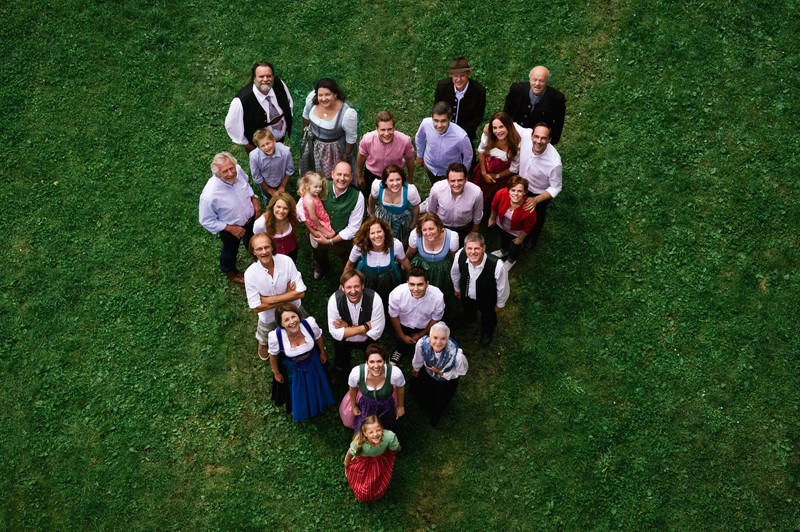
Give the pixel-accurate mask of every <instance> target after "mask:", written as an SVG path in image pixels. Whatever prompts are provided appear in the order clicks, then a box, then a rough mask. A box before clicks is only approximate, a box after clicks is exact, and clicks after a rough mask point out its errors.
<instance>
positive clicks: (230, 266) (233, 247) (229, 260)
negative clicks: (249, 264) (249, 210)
mask: <svg viewBox="0 0 800 532" xmlns="http://www.w3.org/2000/svg"><path fill="white" fill-rule="evenodd" d="M255 221H256V217H255V215H253V217H252V218H250V219H249V220H247V222H246V223H245V224H244V226H243V227H244V236H243V237H242V238H241V239H239V238H236V237H235V236H233V235H232V234H230V233H229V232H227V231H224V230H223V231H220V232H219V238H220V239H221V240H222V250H220V252H219V269H220V271H222V272H232V271H234V270H236V256H237V255H238V253H239V243H240V242H241V243H242V244H244V249H245V251H247V252H248V253H250V251H249V247H250V239H251V238H252V237H253V223H254V222H255Z"/></svg>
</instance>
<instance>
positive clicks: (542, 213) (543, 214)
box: [524, 192, 552, 249]
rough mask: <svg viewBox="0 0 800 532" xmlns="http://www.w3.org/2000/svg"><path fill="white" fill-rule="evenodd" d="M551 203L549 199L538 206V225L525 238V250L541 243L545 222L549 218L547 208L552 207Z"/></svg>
mask: <svg viewBox="0 0 800 532" xmlns="http://www.w3.org/2000/svg"><path fill="white" fill-rule="evenodd" d="M537 195H538V194H534V193H533V192H528V193H526V196H528V197H533V196H537ZM551 201H552V200H551V199H549V200H545V201H542V202H541V203H537V204H536V209H535V210H536V225H534V226H533V229H532V230H531V232H530V233H528V236H526V237H525V244H524V245H525V249H533V248H535V247H536V242H538V241H539V235H541V234H542V227H543V226H544V220H545V218H547V206H548V205H550V202H551Z"/></svg>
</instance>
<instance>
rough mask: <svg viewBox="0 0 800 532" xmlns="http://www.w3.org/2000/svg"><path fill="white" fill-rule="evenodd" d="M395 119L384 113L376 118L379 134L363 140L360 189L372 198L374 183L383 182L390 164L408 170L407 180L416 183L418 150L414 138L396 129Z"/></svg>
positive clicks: (360, 160)
mask: <svg viewBox="0 0 800 532" xmlns="http://www.w3.org/2000/svg"><path fill="white" fill-rule="evenodd" d="M394 123H395V122H394V116H393V115H392V113H390V112H389V111H381V112H380V113H378V116H377V117H376V118H375V131H370V132H369V133H367V134H366V135H364V136H363V137H362V138H361V143H360V144H359V145H358V157H357V158H356V172H357V173H358V176H357V183H358V187H359V188H361V189H362V190H364V191H365V192H366V194H369V191H370V190H372V182H373V181H374V180H375V179H380V178H381V174H383V170H384V168H386V167H387V166H389V165H390V164H394V165H397V166H399V167H400V168H402V167H403V165H404V164H405V167H406V174H407V175H406V178H407V180H408V182H409V183H413V182H414V147H413V146H412V145H411V137H409V136H408V135H406V134H405V133H400V132H399V131H397V130H396V129H395V128H394Z"/></svg>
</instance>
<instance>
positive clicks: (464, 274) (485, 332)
mask: <svg viewBox="0 0 800 532" xmlns="http://www.w3.org/2000/svg"><path fill="white" fill-rule="evenodd" d="M450 278H451V279H452V280H453V286H454V287H455V292H456V297H457V298H459V299H460V300H461V305H462V307H463V308H464V320H463V321H464V323H470V322H472V321H474V320H475V318H476V317H477V314H478V312H480V314H481V345H482V346H483V347H487V346H488V345H489V344H491V343H492V338H494V329H495V327H496V326H497V313H498V312H500V311H501V310H503V307H505V305H506V301H508V296H509V295H510V293H511V288H510V287H509V285H508V270H507V269H506V268H505V265H504V264H503V261H501V260H498V259H497V257H495V256H493V255H488V254H487V253H486V243H485V241H484V240H483V235H481V234H480V233H475V232H473V233H470V234H468V235H467V237H466V238H465V239H464V247H463V248H461V249H459V250H458V252H457V253H456V255H455V257H453V267H452V268H450Z"/></svg>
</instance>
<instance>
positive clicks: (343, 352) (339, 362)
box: [333, 339, 372, 374]
mask: <svg viewBox="0 0 800 532" xmlns="http://www.w3.org/2000/svg"><path fill="white" fill-rule="evenodd" d="M371 343H372V340H371V339H370V340H367V341H364V342H348V341H346V340H343V341H340V340H334V341H333V354H334V356H335V360H334V361H333V366H334V367H335V368H336V371H338V372H343V371H344V372H347V373H348V374H349V373H350V370H351V369H352V367H353V366H354V364H353V362H352V358H353V356H352V355H353V351H355V350H360V351H362V352H363V351H364V350H365V349H366V348H367V346H368V345H369V344H371Z"/></svg>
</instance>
